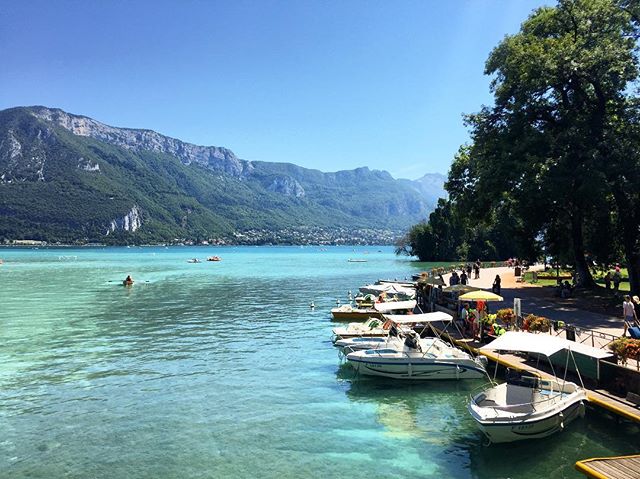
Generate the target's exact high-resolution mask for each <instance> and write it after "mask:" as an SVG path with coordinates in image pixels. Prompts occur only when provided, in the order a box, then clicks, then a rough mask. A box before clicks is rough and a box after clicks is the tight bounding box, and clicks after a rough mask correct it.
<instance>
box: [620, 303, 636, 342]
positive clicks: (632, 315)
mask: <svg viewBox="0 0 640 479" xmlns="http://www.w3.org/2000/svg"><path fill="white" fill-rule="evenodd" d="M622 314H623V315H624V332H623V333H622V336H626V335H627V329H629V328H631V327H633V326H635V325H636V323H637V322H638V317H637V316H636V309H635V306H634V304H633V303H632V302H631V297H630V296H629V295H625V297H624V301H623V302H622Z"/></svg>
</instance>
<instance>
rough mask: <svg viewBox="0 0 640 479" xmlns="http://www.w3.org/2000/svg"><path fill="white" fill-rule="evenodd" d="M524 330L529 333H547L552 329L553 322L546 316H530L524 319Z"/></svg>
mask: <svg viewBox="0 0 640 479" xmlns="http://www.w3.org/2000/svg"><path fill="white" fill-rule="evenodd" d="M523 328H524V329H525V330H527V331H540V332H542V333H547V332H549V330H550V329H551V321H550V320H549V318H545V317H544V316H536V315H535V314H529V315H527V317H526V318H524V322H523Z"/></svg>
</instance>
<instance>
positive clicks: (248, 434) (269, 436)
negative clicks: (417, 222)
mask: <svg viewBox="0 0 640 479" xmlns="http://www.w3.org/2000/svg"><path fill="white" fill-rule="evenodd" d="M214 254H217V255H220V256H222V258H223V261H221V262H219V263H211V262H203V263H200V264H188V263H187V262H186V261H187V259H189V258H193V257H199V258H201V259H204V258H206V257H207V256H210V255H214ZM0 257H2V258H3V259H4V261H5V264H3V265H1V266H0V279H1V281H2V283H1V285H2V286H1V288H0V348H1V349H0V351H1V354H0V358H1V360H0V478H12V479H21V478H26V477H29V478H59V477H70V478H88V477H96V478H102V477H108V478H146V477H148V478H195V477H197V478H201V477H212V478H215V477H234V478H244V477H246V478H250V477H260V478H288V477H291V478H294V477H349V478H369V479H370V478H377V477H385V478H388V477H389V478H414V477H415V478H419V477H420V478H430V477H433V478H440V477H455V478H458V477H459V478H501V477H504V478H506V477H512V478H539V477H548V478H560V477H582V476H581V475H579V474H578V473H577V472H575V471H574V470H573V463H574V462H575V461H576V460H578V459H584V458H587V457H593V456H603V455H614V454H626V453H634V452H638V450H640V444H639V442H638V437H639V436H638V433H639V432H640V431H639V430H638V427H637V426H635V425H631V424H628V423H622V424H618V423H617V422H616V421H615V420H614V419H613V418H612V417H610V416H608V415H606V414H605V413H603V412H601V411H598V410H592V409H589V410H588V411H587V418H586V419H585V420H582V421H578V422H574V423H572V424H571V425H570V426H569V428H568V430H567V431H565V432H563V433H562V434H559V435H556V436H554V437H552V438H550V439H548V440H543V441H533V442H526V443H519V444H511V445H502V446H491V447H484V446H483V439H482V437H481V435H480V433H479V432H478V431H477V430H476V428H475V425H474V423H473V421H472V420H471V419H470V417H469V415H468V413H467V411H466V401H467V397H468V395H469V393H470V392H471V391H472V390H473V389H474V388H476V387H478V386H480V385H481V384H482V382H476V381H471V382H463V381H461V382H442V383H436V382H429V383H423V384H406V383H398V382H393V381H380V380H373V379H369V380H363V379H360V380H356V379H354V377H353V374H352V371H351V370H350V369H349V367H348V366H344V365H343V366H341V365H340V361H339V359H338V355H337V353H336V351H335V350H334V348H333V347H332V346H331V343H330V335H331V328H332V324H331V321H330V320H329V317H330V316H329V309H330V308H331V307H333V306H334V305H335V301H336V299H337V298H338V299H340V300H341V301H342V302H345V301H346V297H347V292H348V291H349V290H351V291H355V290H357V288H358V286H360V285H362V284H364V283H368V282H372V281H375V280H377V279H379V278H399V279H400V278H404V277H408V276H410V275H411V274H412V273H415V272H419V271H421V270H422V269H424V268H425V264H419V263H412V262H411V261H409V260H408V259H407V258H398V257H396V256H395V255H394V254H393V252H392V249H391V248H388V247H369V248H363V247H359V248H356V249H355V250H354V249H353V248H351V247H349V248H347V247H344V248H340V247H327V248H318V247H305V248H299V247H261V248H252V247H238V248H233V247H226V248H213V247H173V248H160V247H158V248H155V247H154V248H104V249H40V250H26V249H0ZM348 258H366V259H367V260H368V261H367V262H366V263H349V262H347V259H348ZM127 274H132V275H133V277H134V279H135V280H136V284H135V286H134V287H132V288H124V287H123V286H122V285H121V283H120V282H121V281H122V279H123V278H124V277H125V276H126V275H127ZM311 301H313V302H314V303H315V305H316V308H315V309H311V308H310V307H309V303H310V302H311Z"/></svg>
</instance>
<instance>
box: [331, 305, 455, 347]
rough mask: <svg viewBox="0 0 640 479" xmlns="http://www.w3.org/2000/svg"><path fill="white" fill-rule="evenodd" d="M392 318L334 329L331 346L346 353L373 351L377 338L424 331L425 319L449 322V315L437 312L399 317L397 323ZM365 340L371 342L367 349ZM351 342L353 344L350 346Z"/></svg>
mask: <svg viewBox="0 0 640 479" xmlns="http://www.w3.org/2000/svg"><path fill="white" fill-rule="evenodd" d="M393 317H395V316H389V315H383V319H378V318H369V320H368V321H365V322H364V323H349V325H348V326H347V327H346V328H334V329H333V338H334V339H333V344H334V346H339V347H342V348H349V351H348V352H351V351H355V350H358V349H375V348H376V347H378V345H379V344H380V343H379V341H378V339H379V338H383V339H384V340H386V339H387V338H388V337H397V336H398V335H402V334H403V333H406V332H408V331H411V330H412V329H415V330H418V329H421V330H422V331H424V330H425V329H426V324H427V323H426V322H425V320H424V319H425V318H426V319H428V320H429V321H430V322H435V321H443V322H448V321H450V320H451V315H449V314H447V313H443V312H439V311H438V312H435V313H426V314H410V315H405V316H400V319H399V320H398V322H396V321H394V320H393V319H389V318H393ZM383 321H384V322H383ZM367 339H372V340H373V341H371V343H370V344H371V347H367ZM351 340H353V341H351ZM352 342H353V343H355V344H353V345H352V344H351V343H352ZM351 346H353V347H351Z"/></svg>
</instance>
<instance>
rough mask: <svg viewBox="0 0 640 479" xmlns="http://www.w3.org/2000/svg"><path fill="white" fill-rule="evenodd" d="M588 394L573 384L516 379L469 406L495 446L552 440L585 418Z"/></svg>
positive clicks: (526, 378)
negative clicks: (557, 434)
mask: <svg viewBox="0 0 640 479" xmlns="http://www.w3.org/2000/svg"><path fill="white" fill-rule="evenodd" d="M586 399H587V395H586V392H585V390H584V389H583V388H581V387H579V386H578V385H576V384H575V383H572V382H568V381H567V382H559V381H556V380H555V379H540V378H537V377H533V376H526V375H520V374H518V375H514V374H511V375H510V376H508V377H507V381H506V382H505V383H502V384H498V385H495V386H493V387H491V388H489V389H485V390H484V391H482V392H481V393H479V394H477V395H475V396H473V397H472V398H471V401H470V402H469V412H470V413H471V417H473V419H474V420H475V421H476V422H477V423H478V426H479V427H480V430H481V431H482V432H483V433H484V435H485V436H486V437H487V439H489V441H491V442H492V443H501V442H513V441H521V440H523V439H535V438H542V437H547V436H550V435H551V434H554V433H556V432H558V431H562V430H563V429H564V428H565V427H566V425H567V424H569V423H570V422H571V421H573V420H574V419H575V418H577V417H583V416H584V411H585V406H584V402H585V400H586Z"/></svg>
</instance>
